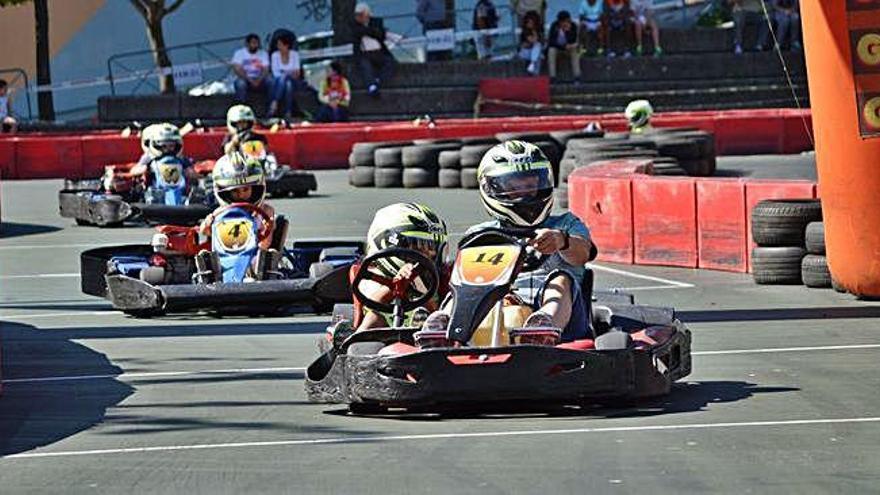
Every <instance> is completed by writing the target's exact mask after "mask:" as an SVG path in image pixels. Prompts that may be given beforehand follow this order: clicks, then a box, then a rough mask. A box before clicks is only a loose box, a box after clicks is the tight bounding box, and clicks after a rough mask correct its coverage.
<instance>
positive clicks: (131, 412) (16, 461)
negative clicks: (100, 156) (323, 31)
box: [0, 172, 880, 494]
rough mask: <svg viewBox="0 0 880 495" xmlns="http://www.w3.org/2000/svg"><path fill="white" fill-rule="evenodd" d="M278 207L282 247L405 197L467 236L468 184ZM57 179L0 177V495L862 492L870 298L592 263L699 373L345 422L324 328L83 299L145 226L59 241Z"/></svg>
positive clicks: (869, 459)
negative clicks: (667, 382) (516, 405)
mask: <svg viewBox="0 0 880 495" xmlns="http://www.w3.org/2000/svg"><path fill="white" fill-rule="evenodd" d="M319 182H320V188H321V195H319V196H317V197H313V198H309V199H304V200H286V201H281V202H278V203H276V206H278V209H279V210H281V211H283V212H285V213H287V214H288V215H289V216H290V217H291V218H292V227H293V228H292V232H291V235H295V236H311V237H314V236H331V235H333V236H339V235H344V236H361V235H363V233H364V232H365V230H366V227H367V224H368V222H369V221H370V216H371V212H372V211H374V210H375V209H376V208H377V207H379V206H381V205H384V204H386V203H388V202H391V201H393V200H400V199H418V200H420V201H423V202H425V203H428V204H430V205H432V206H435V207H436V209H437V210H439V212H440V213H441V214H443V215H444V216H446V217H447V218H448V219H449V222H450V226H451V229H452V230H453V231H456V232H461V231H462V230H463V229H464V228H466V226H467V225H468V224H470V223H473V222H475V221H476V220H478V219H481V218H482V213H481V212H480V210H479V205H478V203H477V200H476V197H475V195H474V194H473V192H467V191H439V190H436V191H435V190H431V191H403V190H393V191H374V190H354V189H350V188H348V187H347V186H345V185H344V180H343V176H342V174H341V173H340V172H328V173H322V174H320V175H319ZM59 185H60V183H59V182H57V181H40V182H21V183H14V184H10V183H5V184H3V185H2V193H0V195H2V200H3V233H2V234H0V320H2V322H0V325H2V327H0V342H2V359H3V369H2V371H3V395H2V396H0V455H2V456H3V458H2V459H0V491H2V492H3V493H19V492H35V493H46V492H64V493H81V492H88V493H95V492H98V493H120V492H136V493H144V492H149V493H181V492H188V493H232V492H234V493H242V492H251V493H263V492H269V493H275V492H290V493H413V492H415V493H444V494H446V493H481V494H484V493H538V492H543V493H554V494H555V493H578V494H581V493H606V492H607V493H645V492H649V493H682V492H696V493H705V492H740V493H742V492H752V493H828V492H837V493H876V492H877V487H878V486H880V460H878V459H880V398H878V395H877V390H878V389H880V359H878V358H880V338H878V331H880V320H878V317H880V305H877V304H870V303H862V302H857V301H855V300H853V299H852V298H850V297H848V296H844V295H841V294H837V293H835V292H833V291H830V290H825V291H816V290H808V289H806V288H803V287H765V288H759V287H757V286H755V285H753V284H752V283H751V280H750V278H749V277H748V276H745V275H737V274H727V273H717V272H701V271H695V270H680V269H666V268H647V267H630V266H615V265H601V266H597V267H596V270H597V278H598V285H599V286H601V287H626V288H629V289H632V290H634V291H635V292H636V293H637V295H638V298H639V299H640V301H642V302H646V303H653V304H666V305H673V306H675V307H676V308H677V309H678V310H679V311H680V316H681V318H682V319H683V320H685V321H686V322H687V323H688V326H689V327H690V328H691V329H692V331H693V339H694V352H695V356H694V373H693V374H692V375H691V376H690V377H689V378H688V379H687V381H686V383H682V384H681V385H680V386H679V387H678V388H677V389H676V390H675V392H674V393H673V394H672V395H671V396H670V397H669V398H668V399H666V400H663V401H659V402H656V403H650V404H645V405H644V406H641V407H637V408H626V409H598V408H597V409H593V410H586V411H574V410H571V411H538V412H528V411H524V412H522V413H519V414H501V415H485V416H480V417H472V418H464V419H462V418H444V417H436V416H416V417H403V418H361V417H350V416H347V415H346V414H345V412H344V410H343V409H342V408H340V407H333V406H325V405H312V404H309V403H308V402H307V401H306V398H305V395H304V392H303V388H302V367H303V366H305V365H307V364H308V362H309V361H310V359H311V358H312V357H313V355H314V339H315V336H316V334H317V333H318V332H320V331H321V329H322V326H323V320H324V319H323V318H320V317H307V316H302V317H293V318H264V319H245V318H238V319H223V320H216V319H211V318H205V317H195V318H179V317H178V318H165V319H161V320H133V319H129V318H127V317H125V316H123V315H121V314H119V313H116V312H114V311H112V310H111V309H110V308H109V306H108V305H107V304H106V303H105V302H104V301H103V300H100V299H94V298H90V297H86V296H83V295H81V294H80V292H79V290H78V283H79V281H78V278H76V276H75V274H76V272H77V270H78V256H77V255H78V253H79V252H80V251H81V250H82V249H85V248H86V247H88V246H92V245H97V244H116V243H123V242H142V241H144V240H145V239H147V236H148V235H149V230H147V229H143V228H125V229H114V230H96V229H92V228H84V227H79V228H78V227H75V226H72V225H71V224H72V222H69V221H67V220H63V219H61V218H59V217H58V216H57V213H56V199H55V191H56V189H57V188H58V187H59Z"/></svg>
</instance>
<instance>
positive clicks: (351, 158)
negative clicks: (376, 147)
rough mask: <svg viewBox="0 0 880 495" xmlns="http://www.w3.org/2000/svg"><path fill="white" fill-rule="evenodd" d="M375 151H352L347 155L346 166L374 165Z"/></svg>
mask: <svg viewBox="0 0 880 495" xmlns="http://www.w3.org/2000/svg"><path fill="white" fill-rule="evenodd" d="M374 157H375V152H373V151H366V152H364V151H359V152H354V151H352V152H351V154H349V155H348V166H349V167H373V166H375V165H376V162H375V159H374Z"/></svg>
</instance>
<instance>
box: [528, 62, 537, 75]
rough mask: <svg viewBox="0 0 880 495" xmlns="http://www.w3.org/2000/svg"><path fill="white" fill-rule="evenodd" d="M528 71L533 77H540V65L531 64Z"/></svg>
mask: <svg viewBox="0 0 880 495" xmlns="http://www.w3.org/2000/svg"><path fill="white" fill-rule="evenodd" d="M526 70H527V71H528V72H529V74H531V75H533V76H537V75H538V65H537V64H536V63H534V62H532V63H530V64H529V67H528V68H527V69H526Z"/></svg>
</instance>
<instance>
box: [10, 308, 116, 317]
mask: <svg viewBox="0 0 880 495" xmlns="http://www.w3.org/2000/svg"><path fill="white" fill-rule="evenodd" d="M108 309H109V308H108ZM121 314H124V313H123V312H122V311H81V312H79V313H39V314H20V315H0V320H30V319H33V318H67V317H68V316H110V315H121Z"/></svg>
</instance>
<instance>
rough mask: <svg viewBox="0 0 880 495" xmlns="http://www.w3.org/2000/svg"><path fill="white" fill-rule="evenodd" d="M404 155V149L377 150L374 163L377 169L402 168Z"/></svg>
mask: <svg viewBox="0 0 880 495" xmlns="http://www.w3.org/2000/svg"><path fill="white" fill-rule="evenodd" d="M402 153H403V148H400V147H393V148H380V149H377V150H376V153H375V155H374V157H373V161H374V162H375V164H376V168H401V167H402V166H403V165H402V163H403V162H402V161H401V155H402Z"/></svg>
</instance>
